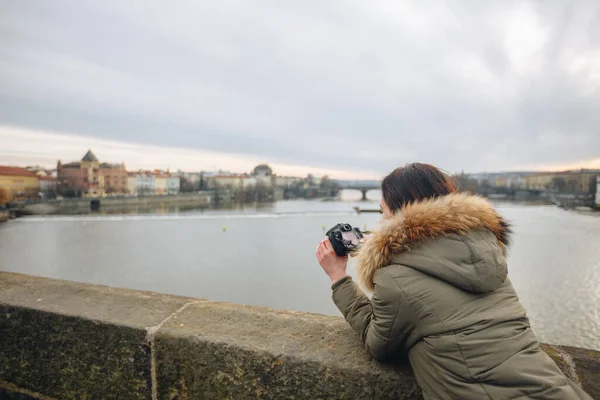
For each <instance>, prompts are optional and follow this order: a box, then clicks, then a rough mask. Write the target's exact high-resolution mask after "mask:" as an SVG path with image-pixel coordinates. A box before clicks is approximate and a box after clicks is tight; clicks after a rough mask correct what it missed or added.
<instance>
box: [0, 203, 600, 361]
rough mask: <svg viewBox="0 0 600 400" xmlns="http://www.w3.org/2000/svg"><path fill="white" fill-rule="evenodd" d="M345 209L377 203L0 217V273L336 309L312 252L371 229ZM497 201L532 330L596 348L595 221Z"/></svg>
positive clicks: (599, 329)
mask: <svg viewBox="0 0 600 400" xmlns="http://www.w3.org/2000/svg"><path fill="white" fill-rule="evenodd" d="M347 197H348V196H347ZM355 205H360V206H361V207H363V208H364V207H366V208H376V207H377V202H375V201H371V202H367V203H360V202H356V201H352V200H346V201H333V202H325V201H318V200H317V201H306V200H295V201H283V202H278V203H275V204H272V205H268V206H262V207H259V208H255V207H250V208H245V209H244V210H243V211H232V210H228V211H227V210H223V211H209V210H206V211H193V212H186V213H179V214H167V215H156V214H151V215H104V216H102V215H100V216H97V215H85V216H49V217H27V218H22V219H19V220H15V221H11V222H8V223H5V224H0V270H3V271H10V272H21V273H26V274H33V275H39V276H45V277H51V278H58V279H68V280H73V281H81V282H90V283H96V284H103V285H110V286H118V287H126V288H133V289H143V290H152V291H158V292H164V293H172V294H177V295H184V296H193V297H200V298H207V299H210V300H215V301H228V302H234V303H242V304H253V305H260V306H269V307H274V308H280V309H290V310H298V311H308V312H315V313H322V314H329V315H340V314H339V312H338V311H337V309H336V308H335V306H334V305H333V303H332V301H331V299H330V295H331V293H330V288H329V281H328V278H327V277H326V276H325V274H324V273H323V271H322V270H321V268H320V266H319V265H318V264H317V262H316V259H315V255H314V253H315V247H316V245H317V243H318V242H319V240H321V239H322V238H323V232H324V230H323V229H324V227H330V226H332V225H334V224H335V223H338V222H349V223H351V224H353V225H356V226H358V227H360V228H361V229H364V228H365V227H366V228H373V227H375V225H376V223H377V221H378V220H379V214H365V213H363V214H360V215H357V214H356V213H354V212H353V211H352V207H353V206H355ZM498 208H499V210H500V212H501V213H502V214H503V215H504V216H505V217H506V218H507V219H508V220H510V221H512V223H513V224H514V230H515V235H514V245H513V246H512V248H511V249H510V253H509V276H510V278H511V279H512V281H513V284H514V286H515V287H516V289H517V292H518V294H519V295H520V298H521V301H522V302H523V304H524V305H525V307H526V309H527V310H528V314H529V316H530V318H531V320H532V324H533V328H534V329H535V330H536V332H537V333H538V334H539V336H540V338H541V339H542V340H543V341H545V342H549V343H555V344H565V345H572V346H580V347H587V348H595V349H600V245H599V243H600V218H598V217H596V216H588V215H581V214H578V213H575V212H567V211H564V210H561V209H559V208H555V207H553V206H525V205H514V204H499V205H498ZM349 271H350V273H352V272H353V271H354V265H353V263H352V262H351V263H350V267H349Z"/></svg>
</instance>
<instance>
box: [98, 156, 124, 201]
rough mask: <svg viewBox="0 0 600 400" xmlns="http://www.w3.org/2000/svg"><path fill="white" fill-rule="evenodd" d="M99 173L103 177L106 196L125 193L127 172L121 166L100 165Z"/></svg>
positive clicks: (122, 165)
mask: <svg viewBox="0 0 600 400" xmlns="http://www.w3.org/2000/svg"><path fill="white" fill-rule="evenodd" d="M100 173H101V174H102V176H103V177H104V191H105V192H106V194H118V193H127V170H126V169H125V165H124V164H123V163H121V164H108V163H102V164H100Z"/></svg>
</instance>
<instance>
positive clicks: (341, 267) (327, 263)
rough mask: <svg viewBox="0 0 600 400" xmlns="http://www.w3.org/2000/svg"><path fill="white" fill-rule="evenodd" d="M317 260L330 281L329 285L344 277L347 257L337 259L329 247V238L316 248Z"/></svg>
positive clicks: (331, 247)
mask: <svg viewBox="0 0 600 400" xmlns="http://www.w3.org/2000/svg"><path fill="white" fill-rule="evenodd" d="M317 260H319V264H321V267H323V271H325V273H326V274H327V276H329V279H331V283H335V282H337V281H339V280H340V279H342V278H344V277H346V275H347V274H346V265H347V264H348V256H344V257H338V255H337V254H335V251H334V250H333V246H331V242H330V241H329V238H326V239H324V240H321V243H319V246H317Z"/></svg>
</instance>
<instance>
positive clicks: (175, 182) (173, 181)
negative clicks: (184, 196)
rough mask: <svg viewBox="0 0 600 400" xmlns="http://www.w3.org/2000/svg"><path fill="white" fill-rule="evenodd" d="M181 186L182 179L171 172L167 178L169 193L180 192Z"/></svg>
mask: <svg viewBox="0 0 600 400" xmlns="http://www.w3.org/2000/svg"><path fill="white" fill-rule="evenodd" d="M180 187H181V179H180V178H179V176H177V175H175V174H169V176H168V178H167V193H168V194H171V195H173V194H179V189H180Z"/></svg>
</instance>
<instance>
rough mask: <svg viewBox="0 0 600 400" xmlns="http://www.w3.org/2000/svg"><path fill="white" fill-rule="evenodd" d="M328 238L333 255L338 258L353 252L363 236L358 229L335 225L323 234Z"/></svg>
mask: <svg viewBox="0 0 600 400" xmlns="http://www.w3.org/2000/svg"><path fill="white" fill-rule="evenodd" d="M325 235H327V237H328V238H329V241H330V242H331V245H332V246H333V250H335V254H337V255H338V256H339V257H343V256H345V255H347V254H348V253H349V252H351V251H352V250H355V249H356V248H357V247H358V245H359V244H360V239H362V238H363V234H362V232H361V231H360V229H358V228H353V227H352V225H350V224H337V225H336V226H334V227H333V228H331V229H330V230H328V231H327V233H326V234H325Z"/></svg>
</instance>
